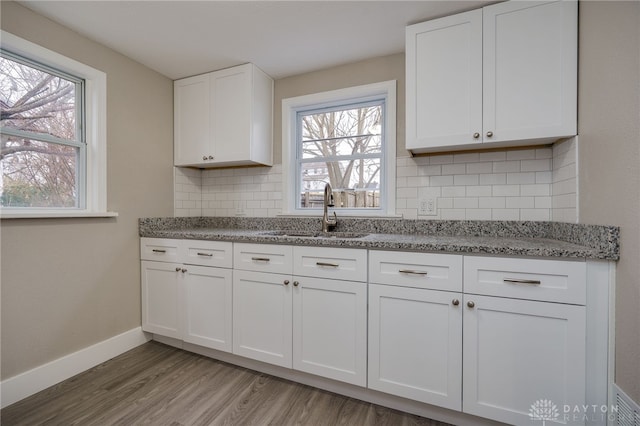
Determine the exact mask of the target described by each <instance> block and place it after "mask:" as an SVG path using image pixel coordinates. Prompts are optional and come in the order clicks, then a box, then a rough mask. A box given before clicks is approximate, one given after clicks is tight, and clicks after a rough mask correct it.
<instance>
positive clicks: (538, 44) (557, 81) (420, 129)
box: [406, 1, 578, 153]
mask: <svg viewBox="0 0 640 426" xmlns="http://www.w3.org/2000/svg"><path fill="white" fill-rule="evenodd" d="M577 16H578V13H577V2H576V1H553V2H526V1H523V2H520V1H507V2H503V3H498V4H495V5H491V6H487V7H485V8H482V9H478V10H474V11H470V12H466V13H462V14H458V15H453V16H448V17H445V18H441V19H436V20H432V21H427V22H423V23H419V24H415V25H411V26H409V27H407V29H406V73H407V98H406V99H407V105H406V114H407V117H406V122H407V149H409V150H411V151H413V152H415V153H423V152H436V151H448V150H462V149H483V148H492V147H501V146H516V145H523V144H541V143H551V142H554V141H556V140H558V139H560V138H563V137H568V136H573V135H575V134H576V120H577V106H576V105H577V36H578V33H577V22H578V17H577Z"/></svg>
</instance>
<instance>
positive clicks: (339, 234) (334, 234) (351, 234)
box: [260, 230, 369, 239]
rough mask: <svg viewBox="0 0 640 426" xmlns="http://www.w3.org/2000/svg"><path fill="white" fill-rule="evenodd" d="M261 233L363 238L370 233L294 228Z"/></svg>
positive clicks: (310, 236)
mask: <svg viewBox="0 0 640 426" xmlns="http://www.w3.org/2000/svg"><path fill="white" fill-rule="evenodd" d="M260 234H261V235H269V236H274V237H291V238H336V239H340V238H345V239H355V238H363V237H366V236H367V235H369V234H365V233H359V232H309V231H294V230H279V231H265V232H261V233H260Z"/></svg>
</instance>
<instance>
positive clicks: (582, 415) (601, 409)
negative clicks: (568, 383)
mask: <svg viewBox="0 0 640 426" xmlns="http://www.w3.org/2000/svg"><path fill="white" fill-rule="evenodd" d="M561 408H562V413H560V409H559V408H558V406H557V405H556V404H554V403H553V401H551V400H550V399H539V400H537V401H536V402H535V403H533V404H531V408H529V417H530V418H531V420H537V421H542V426H546V422H553V423H562V424H581V425H583V424H584V423H585V422H591V423H595V424H606V423H607V421H609V422H614V421H616V419H618V420H624V419H627V417H628V415H627V414H623V413H620V412H618V406H617V405H612V406H611V407H608V406H606V405H568V404H565V405H563V406H562V407H561ZM631 420H633V419H631Z"/></svg>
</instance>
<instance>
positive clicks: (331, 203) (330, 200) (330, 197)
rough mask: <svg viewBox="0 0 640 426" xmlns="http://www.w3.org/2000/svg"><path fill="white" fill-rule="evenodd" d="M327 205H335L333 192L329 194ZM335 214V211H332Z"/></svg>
mask: <svg viewBox="0 0 640 426" xmlns="http://www.w3.org/2000/svg"><path fill="white" fill-rule="evenodd" d="M327 207H335V203H334V201H333V193H332V194H331V195H329V203H328V204H327ZM334 214H335V212H334Z"/></svg>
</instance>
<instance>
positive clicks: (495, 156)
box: [478, 151, 507, 161]
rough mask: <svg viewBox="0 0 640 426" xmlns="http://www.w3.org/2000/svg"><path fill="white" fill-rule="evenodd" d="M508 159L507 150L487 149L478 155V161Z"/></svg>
mask: <svg viewBox="0 0 640 426" xmlns="http://www.w3.org/2000/svg"><path fill="white" fill-rule="evenodd" d="M506 159H507V152H506V151H487V152H481V153H480V154H479V155H478V161H505V160H506Z"/></svg>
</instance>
